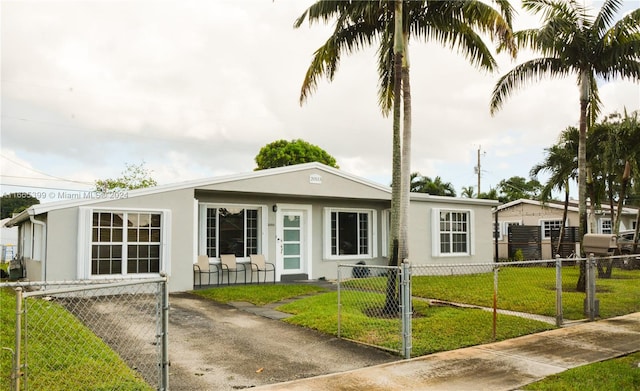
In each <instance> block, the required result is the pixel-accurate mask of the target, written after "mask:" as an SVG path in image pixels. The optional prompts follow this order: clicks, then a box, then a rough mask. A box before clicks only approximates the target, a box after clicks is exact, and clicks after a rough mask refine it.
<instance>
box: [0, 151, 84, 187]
mask: <svg viewBox="0 0 640 391" xmlns="http://www.w3.org/2000/svg"><path fill="white" fill-rule="evenodd" d="M0 157H2V158H4V159H7V160H8V161H10V162H11V163H13V164H16V165H18V166H20V167H22V168H26V169H27V170H31V171H33V172H35V173H37V174H40V175H44V176H46V177H49V178H52V179H49V178H28V177H23V179H32V180H58V181H63V182H70V183H79V184H81V185H93V182H83V181H76V180H73V179H66V178H61V177H57V176H55V175H50V174H47V173H46V172H42V171H39V170H36V169H34V168H31V167H29V166H26V165H24V164H22V163H20V162H17V161H15V160H13V159H11V158H8V157H7V156H5V155H3V154H0ZM0 176H5V177H10V176H8V175H0ZM16 178H19V177H16Z"/></svg>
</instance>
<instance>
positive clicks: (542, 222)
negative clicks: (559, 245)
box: [539, 218, 569, 240]
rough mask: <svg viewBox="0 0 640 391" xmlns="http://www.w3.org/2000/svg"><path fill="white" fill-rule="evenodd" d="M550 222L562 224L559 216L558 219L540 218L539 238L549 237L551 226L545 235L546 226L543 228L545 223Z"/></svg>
mask: <svg viewBox="0 0 640 391" xmlns="http://www.w3.org/2000/svg"><path fill="white" fill-rule="evenodd" d="M550 222H559V223H560V225H562V219H561V218H560V219H542V220H540V221H539V225H540V238H541V239H542V240H545V239H547V240H548V239H551V229H552V227H550V228H549V235H546V231H547V228H545V223H550ZM568 222H569V221H568V220H567V221H566V222H565V227H566V226H567V223H568Z"/></svg>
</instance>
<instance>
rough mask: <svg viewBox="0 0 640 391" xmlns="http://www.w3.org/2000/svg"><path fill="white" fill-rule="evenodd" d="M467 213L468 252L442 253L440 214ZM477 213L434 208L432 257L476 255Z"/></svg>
mask: <svg viewBox="0 0 640 391" xmlns="http://www.w3.org/2000/svg"><path fill="white" fill-rule="evenodd" d="M442 212H445V213H447V212H449V213H466V214H467V216H468V219H467V227H468V229H467V232H466V233H467V251H466V252H459V253H453V252H452V253H449V252H447V253H443V252H441V251H440V213H442ZM474 229H475V213H474V211H473V209H457V208H433V209H431V255H432V256H433V257H442V258H450V257H461V256H472V255H474V254H475V240H474V238H475V233H474Z"/></svg>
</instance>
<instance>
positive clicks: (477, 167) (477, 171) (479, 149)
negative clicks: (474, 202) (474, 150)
mask: <svg viewBox="0 0 640 391" xmlns="http://www.w3.org/2000/svg"><path fill="white" fill-rule="evenodd" d="M481 149H482V146H481V145H478V165H477V166H475V171H476V174H478V195H477V196H476V198H480V176H481V172H482V170H481V166H480V151H481Z"/></svg>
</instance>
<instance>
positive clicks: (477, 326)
mask: <svg viewBox="0 0 640 391" xmlns="http://www.w3.org/2000/svg"><path fill="white" fill-rule="evenodd" d="M341 299H342V309H341V337H343V338H348V339H352V340H355V341H359V342H363V343H366V344H372V345H377V346H381V347H384V348H387V349H391V350H399V349H400V348H401V343H402V341H401V335H400V333H401V324H400V319H398V318H392V319H389V318H387V317H381V316H376V315H375V314H372V312H371V310H372V309H376V308H377V309H380V308H382V307H383V306H384V301H385V297H384V295H383V294H378V293H364V292H359V293H358V294H357V295H352V294H351V295H350V294H345V293H343V294H342V297H341ZM337 303H338V298H337V293H336V292H331V293H325V294H321V295H316V296H312V297H309V298H305V299H301V300H297V301H295V302H292V303H288V304H285V305H282V306H280V307H278V308H277V309H278V310H280V311H283V312H287V313H291V314H294V316H293V317H291V318H288V319H285V321H286V322H289V323H292V324H295V325H299V326H304V327H308V328H312V329H315V330H318V331H321V332H324V333H327V334H333V335H337V331H338V330H337V324H338V314H337ZM374 312H375V311H374ZM413 313H414V319H413V323H412V328H413V349H412V355H413V356H421V355H425V354H429V353H434V352H439V351H444V350H452V349H458V348H462V347H466V346H473V345H479V344H483V343H488V342H492V341H493V336H492V333H493V326H492V325H493V320H492V319H493V314H492V313H490V312H486V311H482V310H477V309H460V308H454V307H435V306H429V305H428V304H427V303H425V302H424V301H420V300H414V302H413ZM497 324H498V328H497V334H496V339H497V340H503V339H508V338H513V337H517V336H520V335H525V334H531V333H535V332H539V331H543V330H549V329H552V328H554V327H553V326H552V325H549V324H546V323H543V322H538V321H534V320H528V319H522V318H518V317H514V316H506V315H498V319H497Z"/></svg>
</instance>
